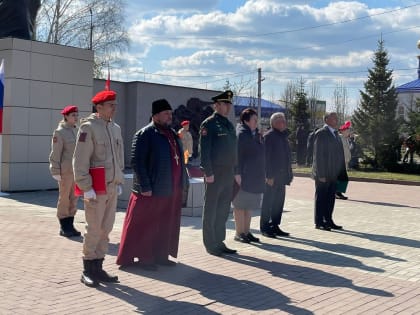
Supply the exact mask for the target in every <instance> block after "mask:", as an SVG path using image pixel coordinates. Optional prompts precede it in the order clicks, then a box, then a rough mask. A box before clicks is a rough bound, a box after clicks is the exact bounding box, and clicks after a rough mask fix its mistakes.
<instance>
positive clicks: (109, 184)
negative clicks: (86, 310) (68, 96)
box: [73, 90, 124, 287]
mask: <svg viewBox="0 0 420 315" xmlns="http://www.w3.org/2000/svg"><path fill="white" fill-rule="evenodd" d="M116 97H117V94H116V93H115V92H114V91H111V90H105V91H101V92H99V93H98V94H96V95H95V96H94V97H93V98H92V103H93V104H94V107H95V110H96V113H92V114H91V115H90V116H88V117H87V118H85V119H82V120H81V125H80V128H79V133H78V135H77V143H76V149H75V152H74V156H73V170H74V178H75V181H76V184H77V186H78V187H79V188H80V189H81V190H82V191H83V198H84V205H85V216H86V233H85V235H84V240H83V267H84V270H83V273H82V277H81V281H82V282H83V283H84V284H85V285H87V286H89V287H96V286H98V285H99V282H118V277H117V276H112V275H109V274H108V273H107V272H106V271H104V270H103V267H102V265H103V261H104V257H105V254H106V253H107V251H108V243H109V233H110V232H111V230H112V228H113V225H114V221H115V212H116V208H117V197H118V195H120V194H121V193H122V184H123V181H124V173H123V170H124V149H123V140H122V136H121V128H120V126H118V125H117V124H116V123H115V122H114V121H113V120H112V118H113V116H114V114H115V110H116V107H117V102H116ZM91 174H98V175H95V176H93V175H91ZM103 177H104V178H105V180H103ZM99 179H102V182H100V181H99ZM100 186H103V188H105V189H101V190H98V188H96V189H97V190H96V191H95V188H94V187H100Z"/></svg>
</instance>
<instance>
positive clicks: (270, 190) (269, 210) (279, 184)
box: [260, 113, 293, 238]
mask: <svg viewBox="0 0 420 315" xmlns="http://www.w3.org/2000/svg"><path fill="white" fill-rule="evenodd" d="M270 126H271V129H270V130H269V131H268V132H267V133H266V134H265V135H264V151H265V191H264V195H263V201H262V206H261V217H260V230H261V233H262V235H264V236H266V237H271V238H275V237H276V235H277V236H289V233H288V232H285V231H283V230H281V229H280V223H281V219H282V215H283V207H284V201H285V197H286V185H290V183H291V182H292V180H293V172H292V156H291V151H290V145H289V140H288V136H289V131H288V129H287V121H286V117H285V115H284V113H274V114H273V115H271V117H270Z"/></svg>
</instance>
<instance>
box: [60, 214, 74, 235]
mask: <svg viewBox="0 0 420 315" xmlns="http://www.w3.org/2000/svg"><path fill="white" fill-rule="evenodd" d="M69 219H70V218H64V219H60V235H61V236H64V237H72V236H73V232H72V231H71V230H70V228H69V225H70V220H69Z"/></svg>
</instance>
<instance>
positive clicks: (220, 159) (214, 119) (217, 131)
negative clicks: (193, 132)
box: [200, 112, 237, 176]
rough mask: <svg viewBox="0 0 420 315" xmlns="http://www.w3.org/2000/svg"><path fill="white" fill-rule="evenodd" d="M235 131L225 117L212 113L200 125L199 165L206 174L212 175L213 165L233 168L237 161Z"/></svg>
mask: <svg viewBox="0 0 420 315" xmlns="http://www.w3.org/2000/svg"><path fill="white" fill-rule="evenodd" d="M236 142H237V141H236V132H235V128H234V127H233V125H232V123H231V122H230V121H229V119H227V118H226V117H224V116H222V115H220V114H218V113H216V112H215V113H213V115H211V116H210V117H208V118H207V119H206V120H204V121H203V122H202V124H201V127H200V155H201V164H200V167H201V169H202V170H203V171H204V173H205V175H206V176H212V175H214V172H213V167H215V166H221V167H231V168H234V167H235V166H236V163H237V148H236Z"/></svg>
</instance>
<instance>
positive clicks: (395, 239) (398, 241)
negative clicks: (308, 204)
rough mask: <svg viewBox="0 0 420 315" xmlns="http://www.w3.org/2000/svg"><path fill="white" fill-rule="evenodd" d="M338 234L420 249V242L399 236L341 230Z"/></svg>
mask: <svg viewBox="0 0 420 315" xmlns="http://www.w3.org/2000/svg"><path fill="white" fill-rule="evenodd" d="M336 232H337V233H343V234H348V235H351V236H355V237H360V238H363V239H368V240H371V241H375V242H380V243H387V244H393V245H400V246H407V247H412V248H420V241H418V240H413V239H408V238H403V237H399V236H392V235H381V234H371V233H364V232H358V231H351V230H341V231H338V230H337V231H336Z"/></svg>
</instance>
